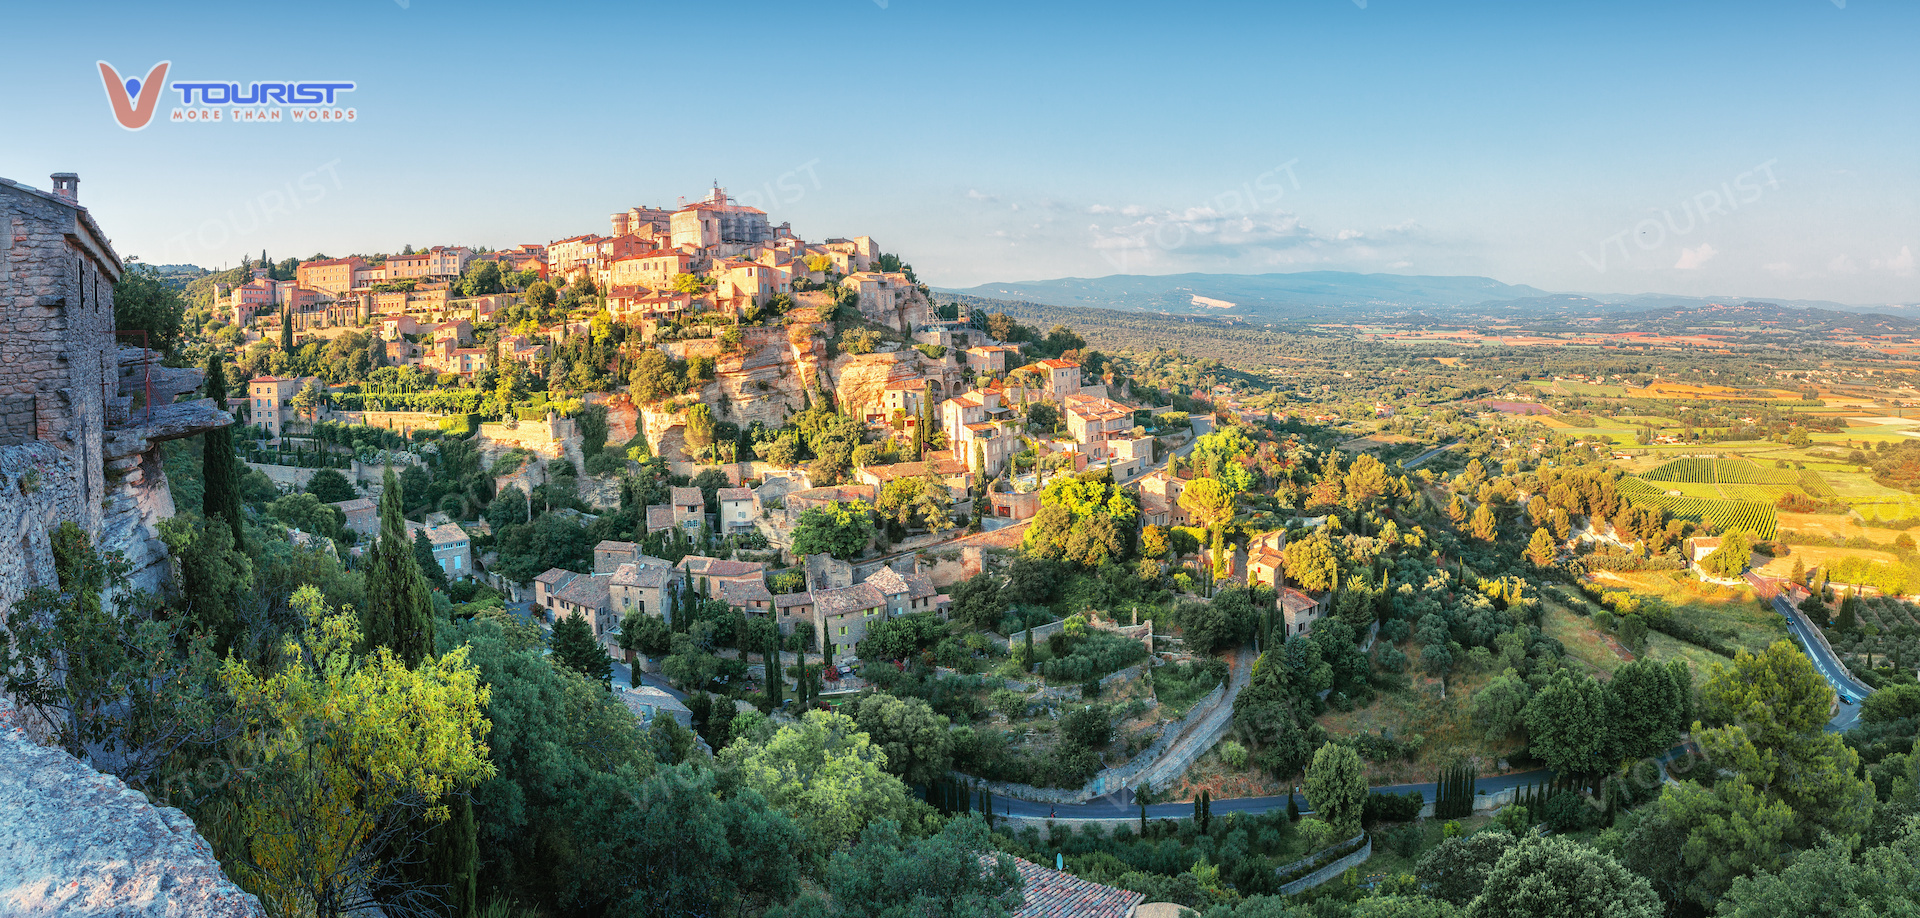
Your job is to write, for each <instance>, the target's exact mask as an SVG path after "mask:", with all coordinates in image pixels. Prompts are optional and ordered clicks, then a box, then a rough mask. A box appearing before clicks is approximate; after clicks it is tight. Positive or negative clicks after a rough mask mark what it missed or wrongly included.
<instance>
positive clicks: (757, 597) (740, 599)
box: [717, 580, 773, 605]
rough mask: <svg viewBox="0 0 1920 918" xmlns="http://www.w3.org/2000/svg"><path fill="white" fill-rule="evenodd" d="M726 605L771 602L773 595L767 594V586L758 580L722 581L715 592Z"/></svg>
mask: <svg viewBox="0 0 1920 918" xmlns="http://www.w3.org/2000/svg"><path fill="white" fill-rule="evenodd" d="M717 592H719V594H720V598H721V599H723V600H725V601H726V602H727V604H728V605H745V604H747V603H750V602H765V603H771V602H773V594H772V593H769V592H767V585H766V584H764V583H761V582H760V581H758V580H747V581H740V580H723V581H721V582H720V588H719V590H718V591H717Z"/></svg>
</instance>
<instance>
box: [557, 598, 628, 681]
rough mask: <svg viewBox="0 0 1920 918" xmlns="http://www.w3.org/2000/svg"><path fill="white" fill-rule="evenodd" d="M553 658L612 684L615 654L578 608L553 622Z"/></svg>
mask: <svg viewBox="0 0 1920 918" xmlns="http://www.w3.org/2000/svg"><path fill="white" fill-rule="evenodd" d="M553 659H554V661H555V662H557V663H560V664H561V665H563V666H566V667H567V668H569V669H572V670H574V671H576V672H578V673H580V674H581V675H583V676H586V677H587V678H588V679H591V680H593V681H594V682H598V683H600V684H601V685H603V686H609V687H610V686H611V685H612V684H613V658H611V657H609V656H607V651H606V648H604V647H602V646H600V642H599V641H598V640H596V639H595V638H594V636H593V629H592V628H591V627H590V626H588V625H587V620H586V619H585V618H583V617H581V615H580V613H578V612H575V613H572V614H569V615H567V616H565V617H563V618H561V619H559V620H557V621H555V622H554V623H553Z"/></svg>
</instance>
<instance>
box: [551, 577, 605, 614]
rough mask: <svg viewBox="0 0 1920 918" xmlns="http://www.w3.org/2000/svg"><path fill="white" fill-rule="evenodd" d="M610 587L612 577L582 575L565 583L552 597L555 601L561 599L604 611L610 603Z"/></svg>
mask: <svg viewBox="0 0 1920 918" xmlns="http://www.w3.org/2000/svg"><path fill="white" fill-rule="evenodd" d="M612 587H613V578H612V577H595V576H591V575H588V574H582V575H580V576H578V577H575V578H573V579H572V580H569V581H567V585H566V586H563V587H561V588H560V591H559V592H557V593H555V594H553V595H554V598H555V599H562V600H565V601H567V602H570V603H573V604H574V605H577V606H586V607H587V608H589V609H605V608H607V606H608V605H610V604H611V602H612Z"/></svg>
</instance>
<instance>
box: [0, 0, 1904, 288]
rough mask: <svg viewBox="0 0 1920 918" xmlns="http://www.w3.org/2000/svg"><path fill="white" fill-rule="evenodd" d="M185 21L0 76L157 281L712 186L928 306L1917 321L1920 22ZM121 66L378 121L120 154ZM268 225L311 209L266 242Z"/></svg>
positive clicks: (701, 10) (427, 5)
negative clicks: (1126, 279) (1304, 296)
mask: <svg viewBox="0 0 1920 918" xmlns="http://www.w3.org/2000/svg"><path fill="white" fill-rule="evenodd" d="M161 6H162V5H160V4H152V3H146V4H120V3H87V2H82V0H72V2H65V3H59V4H54V3H44V2H42V3H36V4H33V5H32V6H30V7H29V6H16V7H15V8H14V9H12V10H10V11H9V13H8V14H7V20H6V21H7V25H8V31H9V32H10V33H12V34H13V35H15V36H21V35H31V36H36V38H35V39H34V40H32V41H26V42H21V41H14V42H10V43H9V49H8V53H7V54H6V55H4V56H0V78H4V80H5V83H4V85H6V86H8V87H12V88H10V89H8V90H6V91H4V92H0V115H4V117H5V119H6V123H7V124H9V125H13V126H15V127H16V128H18V130H8V131H5V132H0V175H4V176H6V177H8V178H12V179H16V180H19V181H24V182H27V183H29V184H33V185H36V186H40V187H45V185H46V176H47V175H48V174H49V173H52V172H56V171H73V172H78V173H79V174H80V175H81V179H82V184H81V196H82V198H83V200H84V202H85V203H87V204H88V205H89V206H90V207H92V208H93V210H94V212H95V215H96V217H97V218H98V219H99V220H100V221H101V223H102V225H103V226H104V227H105V228H106V230H107V232H108V233H109V234H110V235H111V236H113V237H114V239H115V244H116V247H117V248H118V249H119V250H120V251H121V252H122V253H123V254H134V255H139V256H141V257H142V258H145V259H146V260H149V261H192V262H195V263H199V264H206V265H219V264H223V263H224V264H232V263H234V262H236V261H237V260H238V259H239V257H240V255H241V254H243V253H245V252H254V253H257V252H258V251H259V250H260V249H262V248H265V249H267V250H268V251H269V253H270V254H272V255H273V256H274V257H276V258H279V257H285V256H287V255H294V254H298V255H302V256H304V255H308V254H312V253H314V252H316V251H324V252H327V253H329V254H336V255H337V254H342V253H345V252H349V251H386V250H397V249H398V248H399V247H400V246H401V245H402V244H409V243H410V244H413V245H415V246H422V245H431V244H441V243H464V244H471V245H489V246H495V247H499V246H506V245H512V244H515V243H519V242H545V241H547V240H550V239H557V238H562V237H565V236H569V235H575V234H579V233H585V232H604V231H605V229H606V226H607V220H606V216H607V214H609V213H611V212H612V211H614V210H617V209H625V208H626V207H628V206H631V205H635V204H667V205H671V204H672V203H674V202H675V200H676V199H677V198H679V197H682V196H685V197H688V198H692V197H697V196H698V195H699V194H701V193H702V191H703V190H704V189H705V188H706V187H707V185H708V184H710V183H711V182H712V181H714V180H716V179H717V180H719V181H720V182H721V184H723V185H725V186H727V187H728V188H729V190H731V191H732V192H733V193H734V194H735V195H736V196H738V197H741V198H742V199H744V200H745V201H746V202H747V203H755V204H758V205H759V206H762V207H764V208H765V209H767V210H768V211H769V212H771V213H772V214H773V216H774V219H775V221H776V222H778V221H783V220H785V221H791V222H792V224H793V227H794V229H795V231H796V232H798V233H800V234H802V235H803V236H806V237H808V238H824V237H827V236H850V235H858V234H867V235H871V236H873V237H875V238H876V239H877V240H879V242H880V243H881V244H882V246H883V247H885V248H886V249H887V250H889V251H897V252H900V253H901V254H902V255H904V256H905V257H906V258H907V260H909V261H911V262H913V263H914V265H915V267H916V268H917V270H918V271H919V274H920V276H921V277H922V278H923V279H924V280H927V281H929V282H931V283H934V284H936V285H940V286H965V285H971V284H976V283H983V282H987V281H994V280H1025V279H1037V278H1047V277H1059V276H1099V275H1106V274H1115V273H1148V274H1164V273H1176V272H1183V271H1220V272H1234V273H1258V272H1266V271H1298V270H1313V269H1339V270H1356V271H1381V272H1391V273H1403V274H1485V275H1489V276H1492V277H1495V278H1498V279H1500V280H1503V281H1506V282H1509V283H1529V284H1534V285H1536V286H1540V287H1543V288H1547V289H1553V290H1574V291H1596V292H1637V291H1645V290H1655V291H1663V292H1673V293H1688V294H1701V295H1727V296H1779V297H1802V298H1824V299H1832V300H1838V301H1842V302H1850V303H1876V302H1920V275H1917V274H1916V266H1915V264H1914V259H1915V257H1916V256H1915V255H1914V250H1915V249H1920V220H1917V218H1920V214H1917V213H1916V200H1917V199H1920V175H1917V174H1916V170H1915V169H1914V168H1913V166H1914V162H1915V159H1914V157H1915V152H1916V150H1920V143H1916V140H1920V138H1917V137H1916V133H1917V132H1920V119H1917V118H1916V117H1915V115H1916V114H1920V102H1917V101H1916V95H1915V87H1916V85H1920V81H1916V77H1920V55H1916V54H1914V53H1912V43H1913V41H1914V39H1915V37H1916V35H1920V30H1917V29H1916V26H1920V6H1916V5H1914V4H1911V3H1896V2H1889V0H1845V2H1844V4H1843V3H1841V2H1838V0H1747V2H1739V3H1734V2H1725V3H1706V2H1700V3H1685V4H1676V3H1671V2H1609V3H1580V4H1562V3H1540V2H1529V3H1494V2H1487V3H1472V4H1468V3H1445V2H1433V0H1424V2H1418V3H1416V2H1412V0H1366V3H1365V6H1364V7H1363V6H1361V5H1360V3H1359V2H1356V0H1280V2H1265V3H1245V4H1234V3H1191V4H1178V5H1171V4H1162V3H1154V4H1143V3H1126V2H1106V3H1099V4H1092V3H1086V4H1081V3H1074V4H1050V3H1034V2H1025V3H1018V2H1009V3H1001V2H971V3H964V4H961V3H934V2H929V0H884V5H883V2H882V0H827V2H808V0H803V2H784V3H760V2H731V3H710V4H698V3H682V4H660V3H593V2H586V3H574V4H565V5H553V6H548V5H543V4H493V3H486V2H470V0H463V2H460V3H453V2H447V0H405V5H404V6H403V5H402V3H401V2H399V0H360V2H354V3H324V2H322V3H305V4H285V5H281V4H253V3H246V4H241V3H204V4H195V5H194V9H193V10H192V11H174V10H167V9H163V8H161ZM96 60H106V61H108V62H110V63H112V64H114V65H115V66H116V67H118V68H119V69H120V70H121V71H122V72H127V71H138V72H140V73H142V74H144V72H145V71H146V69H147V68H149V67H150V66H152V65H153V64H154V63H156V62H158V61H161V60H170V61H172V62H173V72H172V74H170V79H171V80H194V79H207V80H216V79H217V80H231V81H241V82H247V81H267V80H302V79H307V80H310V79H349V80H353V81H355V82H357V83H358V84H359V88H358V89H357V90H356V91H354V92H353V93H350V94H348V95H347V96H345V97H344V98H345V99H347V100H348V102H349V103H350V104H351V105H352V106H353V107H354V108H355V110H356V116H357V117H356V120H355V122H354V123H351V124H325V125H310V124H292V123H283V124H270V125H245V124H225V123H223V124H207V125H180V124H171V123H167V122H166V121H165V118H166V115H167V111H168V110H169V109H170V107H171V105H172V104H173V102H174V101H175V100H176V99H177V98H178V96H177V94H169V95H168V96H167V97H166V98H165V100H164V102H163V109H162V113H161V117H160V118H159V119H156V122H155V123H154V124H153V125H151V126H150V127H148V128H147V129H145V130H143V131H139V132H128V131H125V130H123V129H121V128H120V127H119V126H118V125H117V124H116V123H115V122H114V121H113V119H112V117H111V114H110V111H109V108H108V104H107V101H106V98H105V94H104V92H103V89H102V86H101V82H100V79H99V76H98V73H97V70H96V68H95V61H96ZM315 188H318V189H320V190H319V191H317V192H316V191H315V190H313V189H315ZM276 195H278V196H280V197H283V198H284V197H289V196H290V197H294V198H300V199H302V201H303V203H302V204H301V206H300V207H299V208H298V209H295V208H293V207H292V206H290V205H289V206H285V207H283V208H281V209H282V210H283V211H284V212H282V213H273V214H266V215H264V216H263V215H262V214H261V211H262V210H263V209H264V208H265V207H266V206H270V205H272V204H273V203H275V197H276ZM1729 196H1731V197H1733V198H1735V199H1736V200H1737V202H1738V206H1737V207H1734V206H1732V205H1731V204H1729V203H1728V202H1727V201H1726V200H1725V199H1726V198H1728V197H1729Z"/></svg>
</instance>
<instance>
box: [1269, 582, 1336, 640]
mask: <svg viewBox="0 0 1920 918" xmlns="http://www.w3.org/2000/svg"><path fill="white" fill-rule="evenodd" d="M1331 598H1332V594H1326V595H1322V596H1321V597H1320V598H1318V599H1315V598H1313V597H1312V596H1309V595H1307V594H1306V593H1302V592H1300V591H1299V590H1296V589H1294V588H1292V587H1287V588H1285V589H1282V590H1281V591H1280V614H1281V617H1282V619H1283V620H1284V622H1285V625H1286V629H1287V636H1288V637H1294V636H1296V635H1303V634H1310V633H1312V632H1313V623H1314V622H1317V621H1319V620H1321V619H1323V618H1325V617H1326V616H1327V611H1328V608H1329V606H1331V603H1330V602H1329V600H1330V599H1331Z"/></svg>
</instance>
